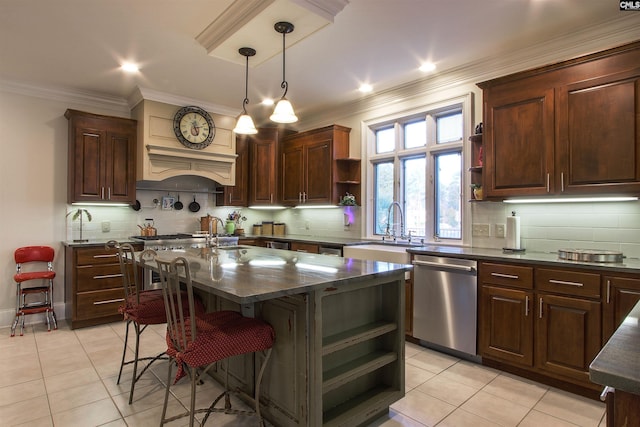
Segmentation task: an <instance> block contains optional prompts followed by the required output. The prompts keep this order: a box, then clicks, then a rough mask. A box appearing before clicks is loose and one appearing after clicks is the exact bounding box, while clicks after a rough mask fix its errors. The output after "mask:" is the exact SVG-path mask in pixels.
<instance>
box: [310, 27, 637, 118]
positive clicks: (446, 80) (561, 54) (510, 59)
mask: <svg viewBox="0 0 640 427" xmlns="http://www.w3.org/2000/svg"><path fill="white" fill-rule="evenodd" d="M632 15H633V14H627V15H625V16H623V17H621V18H616V19H612V20H609V21H607V22H604V23H601V24H599V25H593V26H590V27H588V28H584V29H583V30H581V31H574V32H572V33H567V34H564V35H562V36H559V37H555V38H553V39H549V40H545V41H541V42H536V43H535V44H532V45H530V46H529V47H527V48H523V49H518V50H514V51H510V52H496V53H494V54H493V55H491V56H485V57H484V58H482V59H478V60H475V61H471V62H468V63H465V64H463V65H461V66H459V67H454V68H451V69H448V70H443V71H441V72H440V73H437V74H435V75H432V76H429V77H425V78H422V79H419V80H414V81H411V82H407V83H405V84H400V85H396V86H394V87H391V88H388V89H385V90H382V91H380V92H377V93H375V94H371V95H369V96H367V97H365V98H361V99H358V100H355V101H352V102H348V103H344V104H341V105H338V106H334V105H322V106H317V107H314V108H313V109H308V110H306V111H298V116H299V117H301V121H300V124H301V125H302V128H305V129H307V128H309V129H310V128H313V127H317V126H320V125H322V124H324V123H339V122H340V121H341V120H344V119H346V118H348V117H353V116H354V115H360V114H367V113H369V112H372V111H375V110H378V109H379V108H380V107H381V106H385V107H389V106H390V105H393V104H400V103H402V104H406V103H410V102H411V101H412V100H416V99H420V98H424V97H425V96H428V95H430V94H433V93H437V92H439V91H441V90H444V89H449V88H451V87H454V86H457V85H463V84H476V83H478V82H481V81H485V80H490V79H493V78H497V77H501V76H504V75H508V74H512V73H516V72H520V71H524V70H527V69H531V68H535V67H540V66H544V65H549V64H552V63H556V62H560V61H564V60H568V59H572V58H575V57H579V56H583V55H588V54H591V53H595V52H598V51H602V50H605V49H609V48H612V47H616V46H620V45H623V44H626V43H629V42H631V41H634V40H638V38H639V37H638V21H637V17H636V16H632ZM304 117H312V118H313V119H311V120H304Z"/></svg>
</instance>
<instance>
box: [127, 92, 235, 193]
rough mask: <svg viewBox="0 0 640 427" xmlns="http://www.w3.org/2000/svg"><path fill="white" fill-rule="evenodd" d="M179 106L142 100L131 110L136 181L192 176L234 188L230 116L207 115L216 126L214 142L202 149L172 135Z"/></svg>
mask: <svg viewBox="0 0 640 427" xmlns="http://www.w3.org/2000/svg"><path fill="white" fill-rule="evenodd" d="M180 107H181V106H177V105H171V104H165V103H162V102H157V101H150V100H146V99H145V100H142V101H141V102H139V103H138V104H137V105H136V106H135V107H134V108H133V110H132V116H133V118H134V119H136V120H138V144H137V146H138V148H137V150H138V151H137V165H136V166H137V167H136V170H137V173H136V180H137V181H139V182H140V181H144V182H149V181H163V180H166V179H168V178H174V177H178V176H185V175H192V176H198V177H202V178H207V179H210V180H212V181H215V182H217V183H218V184H221V185H235V175H236V157H237V155H236V142H235V136H234V135H233V132H232V130H231V129H233V125H234V120H233V118H232V117H229V116H225V115H220V114H215V113H210V114H211V116H212V118H213V121H214V124H215V126H216V134H215V137H214V138H213V142H212V143H211V144H210V145H209V146H208V147H206V148H204V149H202V150H194V149H191V148H187V147H185V146H184V145H182V144H181V143H180V142H179V141H178V139H177V138H176V137H175V135H174V133H173V117H174V115H175V113H176V111H178V109H180Z"/></svg>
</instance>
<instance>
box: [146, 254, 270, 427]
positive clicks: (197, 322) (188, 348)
mask: <svg viewBox="0 0 640 427" xmlns="http://www.w3.org/2000/svg"><path fill="white" fill-rule="evenodd" d="M156 262H157V264H158V269H159V270H160V281H161V283H162V291H163V293H164V298H165V308H166V310H167V346H168V349H167V354H168V355H169V356H170V357H171V359H172V361H170V362H169V369H168V374H167V383H166V390H165V396H164V407H163V409H162V419H161V420H160V425H161V426H163V425H165V424H166V423H169V422H171V421H173V420H177V419H179V418H182V417H185V416H188V417H189V427H193V425H194V419H195V414H197V413H204V414H206V415H205V416H204V418H203V420H202V424H201V425H204V424H205V423H206V421H207V419H208V417H209V415H210V414H211V413H213V412H218V413H224V414H235V415H253V416H256V417H257V418H258V420H259V422H260V425H262V426H264V420H263V419H262V416H261V415H260V384H261V382H262V377H263V374H264V371H265V368H266V366H267V362H268V361H269V357H270V356H271V351H272V347H273V343H274V339H275V333H274V331H273V328H272V327H271V325H269V324H268V323H266V322H264V321H262V320H259V319H254V318H251V317H244V316H242V315H241V314H240V313H237V312H235V311H228V310H225V311H218V312H213V313H206V314H199V315H197V316H194V317H190V316H188V313H186V312H185V311H184V310H182V306H183V305H184V304H182V303H181V298H183V295H184V294H183V293H182V294H181V293H180V291H179V290H180V283H181V282H182V283H184V284H185V285H186V288H187V289H186V290H187V298H188V303H189V304H188V305H189V306H190V307H191V311H190V312H191V313H193V312H194V311H193V301H194V299H193V286H192V283H191V273H190V270H189V263H188V261H187V260H186V259H185V258H182V257H180V258H176V259H175V260H173V261H171V262H165V261H160V260H156ZM262 351H264V352H265V355H264V360H263V362H262V365H261V367H260V369H259V372H258V373H257V376H256V377H255V384H254V395H253V396H248V395H246V394H244V393H242V392H241V391H239V390H233V391H232V390H230V389H229V384H228V379H229V364H228V363H229V358H230V357H232V356H237V355H241V354H247V353H257V352H262ZM220 361H223V363H224V364H225V371H226V376H225V384H224V386H225V390H224V391H223V392H222V393H221V394H220V395H219V396H218V397H217V398H216V399H215V400H214V401H213V403H212V404H211V405H210V406H209V407H206V408H201V409H196V408H195V402H196V384H197V383H198V382H199V381H200V378H202V376H203V375H206V374H207V372H208V371H209V369H210V368H212V367H213V366H215V365H216V363H218V362H220ZM172 362H173V363H172ZM174 363H175V364H176V365H177V366H178V371H177V374H176V377H175V381H173V382H174V383H175V382H177V381H178V380H179V379H180V378H182V377H183V376H184V375H189V377H190V380H191V400H190V403H189V410H188V412H183V413H181V414H178V415H175V416H171V417H167V404H168V400H169V390H170V387H171V383H172V371H173V369H172V367H173V364H174ZM232 392H233V393H239V394H243V396H244V398H245V400H248V401H250V402H251V403H253V405H254V409H253V410H249V411H247V410H242V409H234V408H232V405H231V399H230V394H231V393H232ZM222 398H224V407H216V404H217V403H218V402H219V401H221V400H222Z"/></svg>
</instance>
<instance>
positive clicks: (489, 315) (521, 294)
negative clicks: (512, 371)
mask: <svg viewBox="0 0 640 427" xmlns="http://www.w3.org/2000/svg"><path fill="white" fill-rule="evenodd" d="M532 304H533V293H532V292H527V291H522V290H519V289H508V288H499V287H494V286H487V285H482V287H481V295H480V313H479V326H478V331H479V335H480V336H479V350H480V355H482V356H483V357H489V358H496V359H500V360H503V361H507V362H511V363H515V364H519V365H524V366H533V315H532V313H531V310H530V308H531V307H532Z"/></svg>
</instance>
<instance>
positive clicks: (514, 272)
mask: <svg viewBox="0 0 640 427" xmlns="http://www.w3.org/2000/svg"><path fill="white" fill-rule="evenodd" d="M480 281H481V282H482V283H491V284H494V285H502V286H509V287H513V288H522V289H533V267H523V266H520V265H509V264H492V263H488V262H483V263H481V264H480Z"/></svg>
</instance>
